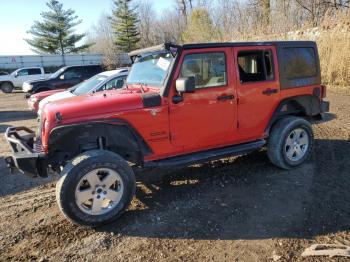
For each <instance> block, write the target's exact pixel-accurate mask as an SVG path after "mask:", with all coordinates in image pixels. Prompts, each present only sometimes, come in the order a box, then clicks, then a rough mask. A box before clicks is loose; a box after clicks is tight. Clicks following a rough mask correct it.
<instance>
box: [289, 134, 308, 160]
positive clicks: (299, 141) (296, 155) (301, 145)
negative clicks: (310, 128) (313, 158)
mask: <svg viewBox="0 0 350 262" xmlns="http://www.w3.org/2000/svg"><path fill="white" fill-rule="evenodd" d="M308 148H309V136H308V134H307V132H306V131H305V129H303V128H296V129H293V130H292V131H291V132H290V133H289V135H288V136H287V139H286V143H285V146H284V150H285V154H286V156H287V158H288V159H289V160H290V161H293V162H295V161H299V160H300V159H302V158H303V157H304V156H305V154H306V152H307V150H308Z"/></svg>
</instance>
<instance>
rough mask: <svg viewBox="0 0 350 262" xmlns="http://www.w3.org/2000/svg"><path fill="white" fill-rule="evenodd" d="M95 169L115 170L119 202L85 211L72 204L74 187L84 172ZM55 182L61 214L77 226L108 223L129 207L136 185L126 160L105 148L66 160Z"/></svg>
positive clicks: (73, 201) (74, 201)
mask: <svg viewBox="0 0 350 262" xmlns="http://www.w3.org/2000/svg"><path fill="white" fill-rule="evenodd" d="M97 168H108V169H112V170H114V171H116V172H117V173H118V174H119V176H120V177H121V179H122V182H123V187H124V189H123V193H122V196H121V199H120V200H119V202H118V203H117V204H116V206H114V207H113V208H112V209H111V210H109V211H108V212H107V213H104V214H100V215H91V214H86V213H85V212H83V211H82V210H81V208H80V207H79V206H78V205H77V203H76V197H75V190H76V188H77V187H78V185H79V181H80V180H81V179H82V177H83V176H84V175H86V174H87V173H88V172H90V171H92V170H96V169H97ZM61 175H62V176H61V178H60V179H59V181H58V182H57V185H56V200H57V203H58V206H59V208H60V210H61V211H62V213H63V214H64V215H65V217H66V218H68V219H69V220H70V221H71V222H73V223H74V224H78V225H84V226H90V227H96V226H100V225H103V224H107V223H110V222H112V221H114V220H116V219H117V218H119V217H120V215H121V214H122V213H123V212H124V211H125V210H126V208H127V207H128V206H129V204H130V202H131V200H132V198H133V196H134V194H135V188H136V182H135V175H134V172H133V170H132V169H131V167H130V166H129V165H128V163H127V162H126V161H125V160H124V159H123V158H122V157H121V156H119V155H117V154H115V153H113V152H110V151H105V150H91V151H87V152H85V153H83V154H81V155H79V156H77V157H76V158H74V159H73V160H72V161H71V162H70V163H68V164H67V165H66V166H65V167H64V169H63V171H62V172H61Z"/></svg>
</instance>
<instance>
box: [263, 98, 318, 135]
mask: <svg viewBox="0 0 350 262" xmlns="http://www.w3.org/2000/svg"><path fill="white" fill-rule="evenodd" d="M321 113H322V109H321V100H320V98H319V96H316V95H300V96H293V97H288V98H286V99H283V100H282V101H281V102H280V103H279V105H278V106H277V107H276V110H275V111H274V113H273V115H272V117H271V119H270V121H269V123H268V125H267V127H266V128H265V133H266V134H269V133H270V129H271V127H272V126H273V125H274V124H275V123H276V122H277V121H278V120H279V119H280V118H281V117H283V116H286V115H296V116H308V117H314V116H318V115H320V114H321Z"/></svg>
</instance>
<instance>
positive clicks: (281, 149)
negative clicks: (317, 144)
mask: <svg viewBox="0 0 350 262" xmlns="http://www.w3.org/2000/svg"><path fill="white" fill-rule="evenodd" d="M313 140H314V136H313V132H312V128H311V125H310V123H309V122H308V121H306V120H305V119H302V118H298V117H287V118H284V119H281V120H279V121H278V122H277V123H276V124H275V125H274V126H273V128H272V130H271V133H270V138H269V142H268V146H267V153H268V156H269V159H270V160H271V162H272V163H273V164H274V165H276V166H278V167H280V168H283V169H291V168H293V167H296V166H299V165H301V164H303V163H304V162H305V161H306V160H307V159H308V158H309V156H310V154H311V152H312V148H313V144H314V141H313Z"/></svg>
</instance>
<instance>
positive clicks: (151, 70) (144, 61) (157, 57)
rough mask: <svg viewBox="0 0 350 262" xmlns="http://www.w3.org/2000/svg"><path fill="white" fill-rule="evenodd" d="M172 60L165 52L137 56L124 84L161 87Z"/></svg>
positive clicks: (170, 55) (169, 54)
mask: <svg viewBox="0 0 350 262" xmlns="http://www.w3.org/2000/svg"><path fill="white" fill-rule="evenodd" d="M173 60H174V57H173V56H172V54H171V53H169V52H165V51H162V52H157V53H151V54H145V55H142V56H139V57H137V58H136V60H135V62H134V64H133V65H132V67H131V70H130V73H129V76H128V79H127V81H126V82H127V84H142V85H150V86H153V87H162V86H163V83H164V81H165V78H166V77H167V75H168V72H169V70H170V67H171V64H172V62H173Z"/></svg>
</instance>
